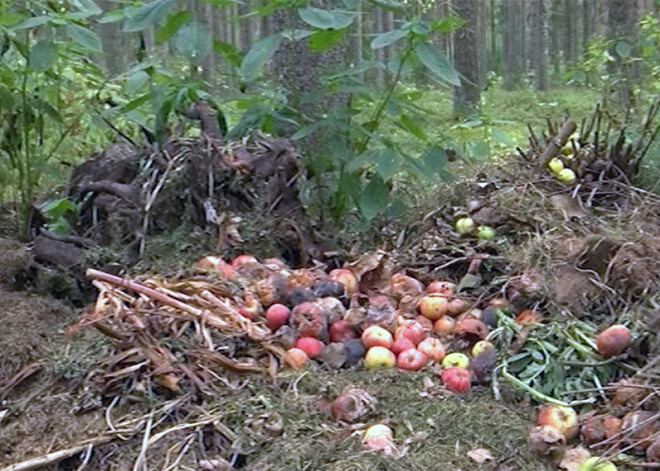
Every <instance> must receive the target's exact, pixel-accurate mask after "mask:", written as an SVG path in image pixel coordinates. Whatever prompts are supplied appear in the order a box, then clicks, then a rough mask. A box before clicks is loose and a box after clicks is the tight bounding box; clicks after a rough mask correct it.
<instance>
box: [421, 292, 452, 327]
mask: <svg viewBox="0 0 660 471" xmlns="http://www.w3.org/2000/svg"><path fill="white" fill-rule="evenodd" d="M448 308H449V301H448V300H447V298H445V297H444V296H440V295H439V294H428V295H426V296H424V297H423V298H422V299H420V300H419V305H418V309H419V313H420V314H421V315H422V316H424V317H426V318H427V319H431V320H432V321H437V320H438V319H440V318H441V317H442V316H444V315H446V314H447V312H448Z"/></svg>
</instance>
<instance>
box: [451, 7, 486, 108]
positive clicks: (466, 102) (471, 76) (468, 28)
mask: <svg viewBox="0 0 660 471" xmlns="http://www.w3.org/2000/svg"><path fill="white" fill-rule="evenodd" d="M454 9H455V12H456V14H457V15H459V16H460V17H461V18H463V19H464V20H465V21H466V23H465V24H464V25H463V26H462V27H460V28H459V29H458V30H457V31H455V33H454V34H455V37H456V43H455V49H454V67H455V68H456V70H457V71H458V73H459V74H461V75H462V77H463V79H462V80H461V85H462V86H461V87H454V115H455V116H467V115H469V114H470V113H472V112H474V111H475V110H476V109H477V107H478V105H479V93H480V89H479V51H478V33H477V30H476V28H477V24H478V19H477V13H478V12H477V6H476V0H462V1H460V2H456V4H455V5H454Z"/></svg>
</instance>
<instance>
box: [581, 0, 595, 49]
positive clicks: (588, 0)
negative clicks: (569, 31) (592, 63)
mask: <svg viewBox="0 0 660 471" xmlns="http://www.w3.org/2000/svg"><path fill="white" fill-rule="evenodd" d="M595 13H596V9H595V5H594V0H582V52H583V53H586V52H587V48H588V46H589V41H590V40H591V37H592V36H593V34H594V24H595V23H596V15H595Z"/></svg>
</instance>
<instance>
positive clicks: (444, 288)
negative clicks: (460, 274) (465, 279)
mask: <svg viewBox="0 0 660 471" xmlns="http://www.w3.org/2000/svg"><path fill="white" fill-rule="evenodd" d="M455 291H456V284H454V283H451V282H450V281H442V280H436V281H432V282H431V283H429V285H428V286H427V287H426V292H427V293H429V294H431V293H434V294H439V295H440V296H444V297H446V298H451V297H452V296H453V295H454V293H455Z"/></svg>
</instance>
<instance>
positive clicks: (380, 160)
mask: <svg viewBox="0 0 660 471" xmlns="http://www.w3.org/2000/svg"><path fill="white" fill-rule="evenodd" d="M371 160H372V161H373V162H374V163H375V164H376V170H377V171H378V173H379V174H380V176H381V177H382V178H383V180H385V181H389V180H390V179H391V178H392V177H393V176H394V175H396V173H397V171H398V170H399V168H400V165H399V163H400V160H399V153H398V152H397V151H396V150H395V149H392V148H391V147H386V148H384V149H380V150H377V151H373V152H372V153H371Z"/></svg>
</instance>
